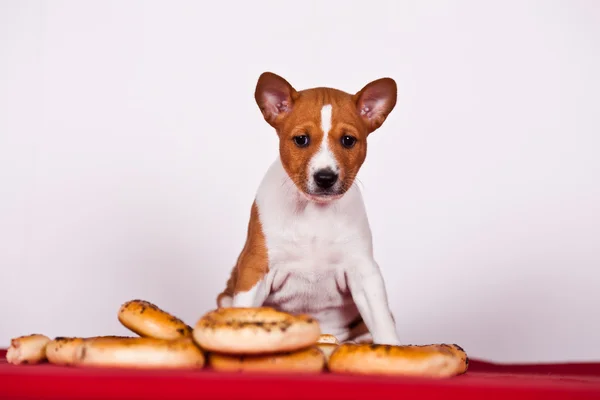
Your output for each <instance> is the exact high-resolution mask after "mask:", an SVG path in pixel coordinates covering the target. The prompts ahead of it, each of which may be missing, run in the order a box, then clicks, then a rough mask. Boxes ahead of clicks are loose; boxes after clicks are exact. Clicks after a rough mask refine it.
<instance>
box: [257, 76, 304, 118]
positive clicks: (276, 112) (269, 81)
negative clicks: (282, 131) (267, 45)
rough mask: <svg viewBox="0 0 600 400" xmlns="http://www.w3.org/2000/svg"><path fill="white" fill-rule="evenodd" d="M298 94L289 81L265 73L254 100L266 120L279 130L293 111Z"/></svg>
mask: <svg viewBox="0 0 600 400" xmlns="http://www.w3.org/2000/svg"><path fill="white" fill-rule="evenodd" d="M296 94H297V92H296V90H295V89H294V88H293V87H292V85H290V84H289V83H288V81H286V80H285V79H283V78H282V77H280V76H278V75H275V74H274V73H272V72H264V73H262V74H261V75H260V77H259V78H258V82H257V84H256V90H255V92H254V98H255V100H256V104H258V108H260V111H261V112H262V114H263V116H264V117H265V120H266V121H267V122H268V123H269V124H270V125H271V126H273V127H274V128H277V126H278V125H279V123H280V122H281V120H282V119H283V118H284V117H285V116H286V115H287V114H288V113H289V112H290V111H291V110H292V107H293V105H294V104H293V103H294V99H295V98H296Z"/></svg>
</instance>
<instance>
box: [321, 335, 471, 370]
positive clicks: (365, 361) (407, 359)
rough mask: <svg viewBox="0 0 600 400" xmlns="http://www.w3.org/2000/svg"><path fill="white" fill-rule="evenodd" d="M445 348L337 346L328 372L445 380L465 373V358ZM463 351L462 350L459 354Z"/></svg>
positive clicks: (441, 346)
mask: <svg viewBox="0 0 600 400" xmlns="http://www.w3.org/2000/svg"><path fill="white" fill-rule="evenodd" d="M459 352H460V351H459V350H458V349H456V348H449V346H445V345H427V346H412V345H410V346H391V345H377V344H371V345H369V344H349V343H348V344H341V345H340V346H339V347H338V348H337V349H336V350H335V351H334V352H333V354H331V356H330V357H329V362H328V368H329V370H330V371H331V372H337V373H351V374H362V375H404V376H418V377H431V378H446V377H451V376H455V375H460V374H461V373H464V372H465V371H466V368H467V367H466V364H468V361H466V358H465V359H463V358H462V357H461V356H460V354H459ZM463 352H464V351H463Z"/></svg>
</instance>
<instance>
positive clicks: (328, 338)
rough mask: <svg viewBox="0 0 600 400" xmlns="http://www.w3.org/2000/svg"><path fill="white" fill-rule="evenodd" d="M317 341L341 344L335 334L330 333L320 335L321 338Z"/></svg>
mask: <svg viewBox="0 0 600 400" xmlns="http://www.w3.org/2000/svg"><path fill="white" fill-rule="evenodd" d="M317 343H332V344H340V342H339V340H338V339H337V338H336V337H335V336H333V335H330V334H328V333H325V334H323V335H321V336H319V340H317Z"/></svg>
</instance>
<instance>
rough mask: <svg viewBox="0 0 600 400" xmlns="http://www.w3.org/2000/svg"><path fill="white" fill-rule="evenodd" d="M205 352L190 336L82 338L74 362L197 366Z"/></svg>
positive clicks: (163, 367)
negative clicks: (176, 337) (170, 338)
mask: <svg viewBox="0 0 600 400" xmlns="http://www.w3.org/2000/svg"><path fill="white" fill-rule="evenodd" d="M204 363H205V358H204V353H203V352H202V350H200V349H199V348H198V346H196V345H195V343H194V342H193V340H192V339H191V338H183V339H174V340H166V339H155V338H117V337H102V338H100V337H99V338H94V339H92V340H84V342H83V343H82V345H81V346H79V347H78V348H77V350H76V352H75V358H74V365H76V366H89V367H115V368H139V369H152V368H160V369H198V368H202V367H203V366H204Z"/></svg>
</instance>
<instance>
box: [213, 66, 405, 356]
mask: <svg viewBox="0 0 600 400" xmlns="http://www.w3.org/2000/svg"><path fill="white" fill-rule="evenodd" d="M396 91H397V89H396V83H395V82H394V80H392V79H390V78H382V79H378V80H376V81H373V82H371V83H369V84H367V85H366V86H364V87H363V88H362V89H361V90H360V91H359V92H357V93H356V94H349V93H346V92H343V91H340V90H337V89H332V88H324V87H320V88H312V89H306V90H301V91H296V90H295V89H294V88H293V87H292V86H291V85H290V83H288V82H287V81H286V80H285V79H284V78H282V77H280V76H278V75H275V74H273V73H270V72H265V73H263V74H262V75H261V76H260V77H259V79H258V82H257V85H256V91H255V100H256V102H257V104H258V107H259V108H260V111H261V112H262V114H263V117H264V119H265V120H266V122H267V123H269V124H270V125H271V126H272V127H273V128H275V131H276V132H277V135H278V137H279V156H278V157H277V158H276V160H275V162H274V163H273V164H272V165H271V166H270V168H269V169H268V171H267V173H266V175H265V177H264V178H263V180H262V182H261V184H260V186H259V188H258V191H257V193H256V197H255V199H254V202H253V204H252V208H251V212H250V222H249V224H248V232H247V239H246V243H245V246H244V248H243V250H242V251H241V254H240V255H239V257H238V259H237V263H236V265H235V267H234V268H233V271H232V272H231V276H230V278H229V280H228V282H227V285H226V288H225V290H224V291H223V292H222V293H221V294H219V296H218V298H217V305H218V306H219V307H259V306H269V307H274V308H276V309H278V310H281V311H285V312H289V313H292V314H297V313H306V314H310V315H311V316H313V317H314V318H315V319H317V320H318V322H319V324H320V326H321V331H322V332H323V333H329V334H332V335H335V336H336V337H337V339H338V340H339V341H340V342H371V343H376V344H392V345H397V344H399V339H398V335H397V332H396V326H395V322H394V319H393V316H392V314H391V312H390V310H389V306H388V300H387V293H386V287H385V284H384V281H383V278H382V275H381V272H380V269H379V266H378V264H377V262H376V261H375V259H374V257H373V247H372V237H371V228H370V226H369V221H368V219H367V215H366V212H365V206H364V203H363V198H362V194H361V192H360V189H359V188H358V186H357V185H356V184H355V178H356V175H357V173H358V171H359V170H360V168H361V166H362V164H363V162H364V160H365V157H366V154H367V137H368V136H369V135H370V134H371V133H372V132H373V131H375V130H376V129H378V128H379V127H380V126H381V125H382V124H383V122H384V121H385V119H386V118H387V116H388V114H389V113H390V112H391V111H392V110H393V108H394V107H395V105H396Z"/></svg>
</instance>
